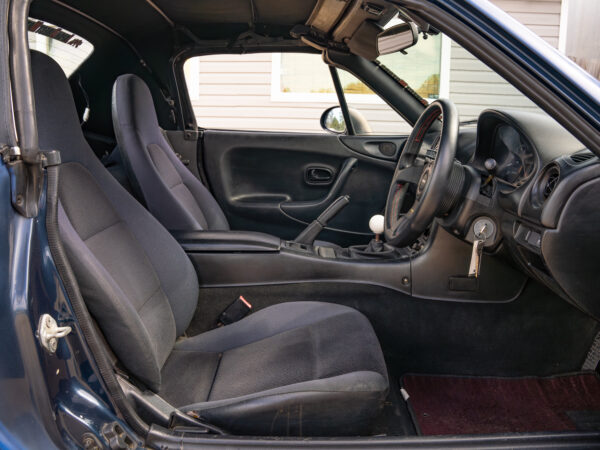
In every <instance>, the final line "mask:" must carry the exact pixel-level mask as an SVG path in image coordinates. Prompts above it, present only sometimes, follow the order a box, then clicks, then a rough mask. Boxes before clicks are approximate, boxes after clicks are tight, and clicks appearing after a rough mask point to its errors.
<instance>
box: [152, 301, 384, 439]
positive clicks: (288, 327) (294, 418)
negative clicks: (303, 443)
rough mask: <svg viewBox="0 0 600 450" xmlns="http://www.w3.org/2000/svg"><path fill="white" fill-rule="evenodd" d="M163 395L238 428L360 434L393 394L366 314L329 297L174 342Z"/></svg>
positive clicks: (284, 305) (248, 431)
mask: <svg viewBox="0 0 600 450" xmlns="http://www.w3.org/2000/svg"><path fill="white" fill-rule="evenodd" d="M163 380H165V382H164V383H163V389H162V390H161V392H160V394H161V395H162V396H164V398H165V399H166V400H168V401H170V402H171V403H173V404H174V405H175V406H178V407H180V408H181V409H183V410H184V411H194V413H195V414H197V415H199V416H200V417H202V418H204V419H206V420H208V421H210V422H211V423H213V424H216V425H219V426H222V427H223V428H225V429H227V430H229V431H232V432H234V433H243V434H265V432H267V433H272V434H276V435H294V436H299V435H327V434H335V435H339V434H357V433H360V432H361V430H367V428H368V424H369V422H370V419H372V418H374V416H375V415H376V413H377V412H378V411H379V409H380V407H381V405H382V402H383V400H384V398H385V396H386V394H387V390H388V380H387V372H386V368H385V363H384V360H383V356H382V353H381V348H380V346H379V342H378V341H377V337H376V336H375V333H374V332H373V329H372V327H371V325H370V323H369V321H368V320H367V318H366V317H365V316H363V315H362V314H361V313H359V312H358V311H356V310H354V309H352V308H348V307H346V306H340V305H335V304H330V303H319V302H293V303H282V304H279V305H275V306H271V307H269V308H266V309H264V310H261V311H258V312H256V313H254V314H252V315H251V316H248V317H247V318H245V319H243V320H241V321H239V322H236V323H234V324H231V325H228V326H226V327H222V328H217V329H215V330H212V331H209V332H207V333H204V334H201V335H198V336H195V337H193V338H189V339H185V340H183V341H180V342H178V343H177V344H176V346H175V348H174V350H173V352H172V354H171V355H170V357H169V359H168V360H167V362H166V364H165V367H164V369H163Z"/></svg>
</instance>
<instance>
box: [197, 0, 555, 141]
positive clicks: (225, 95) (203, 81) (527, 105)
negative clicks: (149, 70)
mask: <svg viewBox="0 0 600 450" xmlns="http://www.w3.org/2000/svg"><path fill="white" fill-rule="evenodd" d="M493 3H495V4H496V5H497V6H499V7H500V8H501V9H503V10H505V11H506V12H507V13H508V14H510V15H512V16H513V17H515V18H516V19H517V20H519V21H520V22H522V23H523V24H524V25H526V26H528V27H529V28H530V29H531V30H532V31H534V32H535V33H537V34H539V35H540V36H541V37H542V38H544V39H545V40H546V41H548V42H549V43H550V44H551V45H553V46H555V47H557V46H558V37H559V28H560V27H559V24H560V11H561V0H494V1H493ZM317 63H318V64H321V59H320V56H318V55H315V64H317ZM272 65H273V63H272V55H271V54H251V55H242V56H239V55H210V56H203V57H201V58H197V59H195V60H193V61H192V60H191V61H190V62H188V67H186V77H187V81H188V85H189V86H188V88H189V90H190V96H191V98H192V105H193V108H194V111H195V114H196V117H197V122H198V125H199V126H200V127H204V128H221V129H243V130H263V131H296V132H322V129H321V127H320V116H321V114H322V112H323V111H324V110H325V109H326V108H328V107H330V106H333V105H336V104H337V102H336V100H335V98H332V100H331V101H316V102H313V101H285V100H281V99H276V98H274V97H273V96H272V94H271V83H272ZM449 66H450V69H449V80H450V81H449V97H450V98H451V99H452V100H453V101H454V102H455V104H456V105H457V107H458V110H459V113H460V115H461V120H469V119H473V118H476V117H477V116H478V114H479V113H480V112H481V111H482V110H483V109H485V108H487V107H493V106H499V107H503V106H504V107H516V108H522V109H528V110H535V109H537V107H536V106H535V105H534V104H533V103H532V102H531V101H529V100H528V99H527V98H525V97H524V96H523V95H522V94H521V93H519V92H518V91H517V90H516V89H514V88H513V87H512V86H510V85H509V84H508V83H507V82H506V81H504V79H502V78H501V77H500V76H499V75H497V74H495V73H494V72H493V71H491V70H490V69H489V68H488V67H487V66H485V65H484V64H483V63H481V62H480V61H478V60H477V59H476V58H475V57H473V56H472V55H471V54H470V53H468V52H467V51H466V50H464V49H463V48H461V47H460V46H458V45H457V44H454V43H452V45H451V46H450V64H449ZM349 104H350V107H353V108H356V109H358V110H360V112H361V113H362V114H363V116H365V118H366V119H367V121H368V122H369V124H370V125H371V127H372V129H373V132H374V133H380V134H402V133H406V132H408V131H410V126H409V125H408V124H406V123H405V122H404V121H403V120H402V119H401V118H400V117H399V116H398V115H397V114H396V113H395V112H394V111H392V110H391V109H390V108H389V107H388V106H387V105H385V104H382V103H373V104H363V103H361V104H354V103H352V102H349Z"/></svg>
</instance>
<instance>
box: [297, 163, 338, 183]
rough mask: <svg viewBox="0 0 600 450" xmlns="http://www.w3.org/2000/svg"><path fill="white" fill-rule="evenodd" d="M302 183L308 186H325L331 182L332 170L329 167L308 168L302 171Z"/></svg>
mask: <svg viewBox="0 0 600 450" xmlns="http://www.w3.org/2000/svg"><path fill="white" fill-rule="evenodd" d="M304 181H305V182H306V184H310V185H320V186H327V185H328V184H331V183H332V182H333V170H332V169H330V168H329V167H321V166H309V167H307V168H306V170H305V171H304Z"/></svg>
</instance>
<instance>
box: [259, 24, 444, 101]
mask: <svg viewBox="0 0 600 450" xmlns="http://www.w3.org/2000/svg"><path fill="white" fill-rule="evenodd" d="M451 44H452V41H451V40H450V38H449V37H448V36H446V35H442V43H441V57H440V97H441V98H448V97H449V95H450V55H451V49H452V45H451ZM323 64H324V63H323ZM345 97H346V101H347V102H348V103H355V104H368V105H383V104H385V102H384V101H383V99H382V98H381V97H379V95H376V94H346V95H345ZM271 100H272V101H274V102H290V103H332V102H334V103H337V102H338V98H337V94H335V93H333V92H332V93H320V92H306V93H299V92H281V53H272V55H271ZM427 100H428V101H433V100H431V99H427Z"/></svg>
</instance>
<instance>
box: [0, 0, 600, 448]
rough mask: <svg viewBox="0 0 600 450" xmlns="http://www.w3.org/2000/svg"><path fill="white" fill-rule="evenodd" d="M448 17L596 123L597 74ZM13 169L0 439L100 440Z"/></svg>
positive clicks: (88, 364) (97, 397) (5, 221)
mask: <svg viewBox="0 0 600 450" xmlns="http://www.w3.org/2000/svg"><path fill="white" fill-rule="evenodd" d="M429 3H431V4H433V5H436V6H439V7H440V8H441V9H443V10H444V11H445V12H446V14H447V15H448V17H454V18H455V19H458V20H460V21H461V22H464V23H466V24H468V25H469V27H470V28H472V29H473V30H476V31H477V32H478V33H480V34H481V35H482V36H485V38H486V40H487V41H488V42H489V43H491V44H492V45H494V46H496V47H498V48H501V49H502V51H503V52H504V53H505V54H506V55H509V57H510V58H511V59H512V60H513V62H514V63H515V64H517V65H519V66H520V67H521V68H523V69H525V70H526V71H528V72H529V73H531V74H533V75H534V76H535V77H536V78H537V79H539V80H540V81H541V83H542V84H543V85H545V86H546V87H547V88H548V89H549V90H551V91H552V92H553V93H554V94H555V95H556V96H558V97H561V98H563V99H564V100H566V101H567V102H568V103H569V104H570V105H572V107H573V108H574V109H575V110H576V111H578V112H579V114H580V115H581V117H582V118H585V120H586V121H588V122H589V123H590V124H591V125H593V126H594V127H596V129H598V130H600V82H598V81H597V80H595V79H594V78H592V77H591V76H590V75H588V74H587V73H586V72H584V71H583V70H581V69H580V68H579V67H578V66H576V65H575V64H574V63H573V62H571V61H569V60H568V59H567V58H565V57H564V56H563V55H561V54H560V53H558V52H557V51H556V50H555V49H553V48H551V47H550V46H549V45H548V44H546V43H545V42H544V41H542V40H541V39H540V38H539V37H537V36H536V35H534V34H533V33H532V32H530V31H529V30H528V29H526V28H525V27H524V26H522V25H520V24H519V23H517V22H516V21H515V20H514V19H512V18H511V17H509V16H508V15H507V14H505V13H504V12H502V11H501V10H499V9H498V8H497V7H495V6H493V5H492V4H490V3H488V2H485V1H478V0H462V1H458V0H431V1H430V2H429ZM10 183H11V178H10V176H9V169H8V167H7V165H6V164H5V163H4V162H0V196H1V197H2V199H3V201H2V202H1V203H0V236H2V237H1V239H0V267H2V269H3V270H2V272H3V273H4V274H5V275H4V276H3V277H2V278H1V279H0V298H1V300H0V340H1V342H2V344H1V345H0V399H1V400H0V404H1V408H0V448H52V447H75V446H76V444H75V439H74V438H73V435H74V434H75V433H77V435H78V436H81V434H82V433H88V434H89V436H90V439H94V438H95V439H97V440H98V441H99V442H103V443H105V438H104V437H103V435H102V427H103V426H104V425H105V424H107V423H111V424H118V425H119V426H120V427H122V429H123V430H125V431H127V432H128V433H130V434H131V435H134V433H133V432H132V431H131V430H130V429H129V427H128V425H127V424H126V423H124V421H123V420H122V418H121V417H120V416H119V415H118V414H117V412H116V410H115V406H114V404H113V402H112V401H111V398H110V396H109V395H108V393H107V390H106V387H105V386H104V384H103V382H102V380H101V378H100V376H99V372H98V367H97V366H96V364H95V362H94V360H93V359H92V357H91V354H90V350H89V348H88V347H87V345H86V343H85V340H84V338H83V335H82V332H81V329H80V328H79V327H78V325H77V322H76V320H75V316H74V313H73V309H72V306H71V304H70V302H69V299H68V297H67V294H66V291H65V288H64V286H63V284H62V282H61V280H60V278H59V276H58V272H57V268H56V266H55V264H54V261H53V258H52V255H51V253H50V247H49V244H48V237H47V233H46V224H45V212H46V210H45V207H44V205H45V196H44V195H42V198H41V208H40V209H39V214H38V216H37V217H34V218H25V217H23V216H21V215H19V214H18V213H17V212H16V210H15V209H14V208H13V207H12V205H11V201H10V198H11V185H10ZM45 313H47V314H50V315H51V316H52V317H54V318H55V319H56V320H57V322H58V324H59V325H61V326H65V325H68V326H70V327H72V328H73V332H72V333H71V334H69V335H68V336H67V337H66V338H64V339H60V340H59V344H58V349H57V352H56V354H55V355H49V354H48V353H46V352H45V351H44V350H43V349H42V347H41V346H40V345H39V342H38V340H37V337H36V329H37V327H38V323H37V322H38V320H39V318H40V316H41V315H42V314H45Z"/></svg>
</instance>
